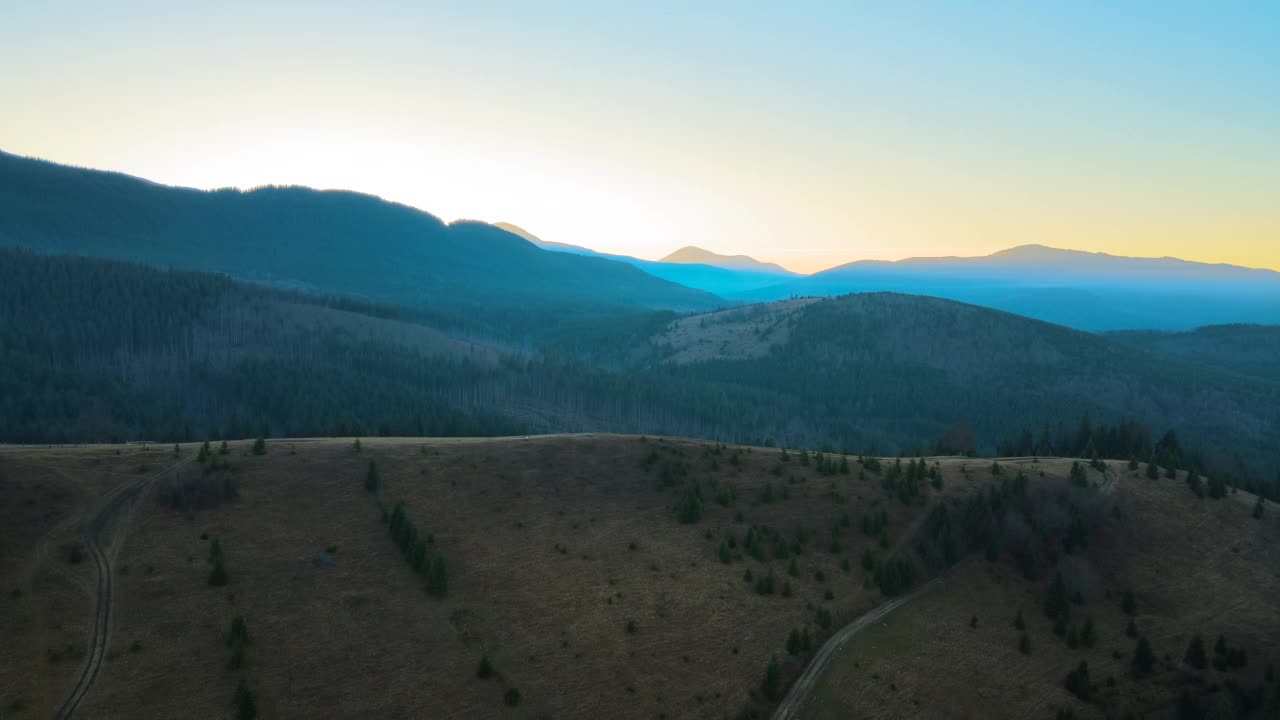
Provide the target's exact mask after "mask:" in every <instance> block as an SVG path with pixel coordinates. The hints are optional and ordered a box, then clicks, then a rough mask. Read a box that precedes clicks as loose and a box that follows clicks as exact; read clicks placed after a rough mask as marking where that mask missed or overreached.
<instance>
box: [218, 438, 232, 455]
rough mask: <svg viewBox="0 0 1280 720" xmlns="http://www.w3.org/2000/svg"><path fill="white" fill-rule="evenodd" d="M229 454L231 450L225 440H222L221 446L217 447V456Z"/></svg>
mask: <svg viewBox="0 0 1280 720" xmlns="http://www.w3.org/2000/svg"><path fill="white" fill-rule="evenodd" d="M230 452H231V448H229V447H227V441H226V440H223V441H222V444H221V445H219V446H218V454H219V455H227V454H229V453H230Z"/></svg>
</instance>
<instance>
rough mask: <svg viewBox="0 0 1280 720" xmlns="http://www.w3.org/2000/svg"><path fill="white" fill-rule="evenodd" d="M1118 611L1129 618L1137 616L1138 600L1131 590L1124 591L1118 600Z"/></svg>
mask: <svg viewBox="0 0 1280 720" xmlns="http://www.w3.org/2000/svg"><path fill="white" fill-rule="evenodd" d="M1120 609H1121V610H1123V611H1124V614H1125V615H1128V616H1129V617H1133V616H1134V615H1137V614H1138V598H1137V596H1136V595H1134V594H1133V590H1125V591H1124V595H1123V596H1122V597H1121V598H1120Z"/></svg>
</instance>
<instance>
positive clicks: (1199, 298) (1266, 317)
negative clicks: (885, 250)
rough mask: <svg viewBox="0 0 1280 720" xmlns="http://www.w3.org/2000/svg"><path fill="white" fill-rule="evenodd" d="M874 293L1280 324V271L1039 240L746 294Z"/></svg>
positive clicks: (1076, 313)
mask: <svg viewBox="0 0 1280 720" xmlns="http://www.w3.org/2000/svg"><path fill="white" fill-rule="evenodd" d="M874 291H890V292H901V293H910V294H916V295H930V296H935V297H942V298H947V299H951V300H958V301H961V302H967V303H972V304H975V305H982V306H985V307H991V308H995V309H998V310H1005V311H1007V312H1012V313H1016V314H1019V315H1025V316H1027V317H1032V318H1036V319H1040V320H1045V321H1047V322H1052V323H1055V324H1059V325H1066V326H1069V327H1074V328H1077V329H1081V330H1087V331H1091V332H1097V331H1107V330H1130V329H1154V330H1189V329H1192V328H1196V327H1199V326H1202V325H1215V324H1224V323H1276V322H1280V273H1276V272H1272V271H1269V270H1255V269H1250V268H1242V267H1236V266H1230V265H1208V264H1204V263H1193V262H1187V261H1183V260H1178V259H1175V258H1156V259H1149V258H1129V257H1117V256H1112V255H1106V254H1102V253H1086V252H1079V251H1072V250H1058V249H1054V248H1047V247H1043V246H1039V245H1029V246H1024V247H1019V248H1012V249H1010V250H1005V251H1002V252H998V253H995V254H993V255H989V256H986V257H976V258H910V259H907V260H902V261H899V262H880V261H861V262H855V263H850V264H848V265H842V266H840V267H836V268H832V269H830V270H824V271H823V272H820V273H815V274H814V275H810V276H808V277H805V278H800V279H797V280H794V281H791V282H787V283H783V284H780V285H777V286H774V287H771V288H765V289H761V290H757V291H751V292H748V293H741V294H739V297H740V298H742V299H755V300H775V299H781V298H787V297H793V296H809V295H818V296H831V295H840V294H844V293H850V292H874Z"/></svg>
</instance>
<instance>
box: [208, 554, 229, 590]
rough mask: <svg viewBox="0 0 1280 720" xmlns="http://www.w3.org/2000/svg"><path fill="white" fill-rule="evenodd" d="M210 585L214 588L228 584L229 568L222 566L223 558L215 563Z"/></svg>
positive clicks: (211, 571) (211, 570) (210, 571)
mask: <svg viewBox="0 0 1280 720" xmlns="http://www.w3.org/2000/svg"><path fill="white" fill-rule="evenodd" d="M209 584H210V585H211V586H213V587H222V586H223V585H226V584H227V568H226V566H224V565H223V564H222V558H221V557H219V558H218V559H217V560H215V561H214V563H213V568H212V569H210V570H209Z"/></svg>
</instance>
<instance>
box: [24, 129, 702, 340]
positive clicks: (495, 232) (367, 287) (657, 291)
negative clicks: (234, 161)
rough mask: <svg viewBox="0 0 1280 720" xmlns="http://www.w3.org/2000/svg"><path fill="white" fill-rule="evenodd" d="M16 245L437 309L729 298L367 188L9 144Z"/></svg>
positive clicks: (681, 305)
mask: <svg viewBox="0 0 1280 720" xmlns="http://www.w3.org/2000/svg"><path fill="white" fill-rule="evenodd" d="M14 245H21V246H25V247H28V248H32V249H36V250H40V251H44V252H55V253H74V254H80V255H89V256H95V257H105V258H115V259H120V260H131V261H135V262H142V263H146V264H149V265H156V266H160V267H174V268H187V269H193V270H205V271H216V272H224V273H228V274H230V275H234V276H236V277H239V278H244V279H248V280H253V281H256V282H263V283H268V284H272V285H278V286H284V287H292V288H299V289H307V290H312V291H317V292H322V293H335V294H344V295H354V296H360V297H365V298H371V299H376V300H383V301H393V302H397V303H401V304H410V305H417V306H431V307H433V308H437V309H439V308H450V309H472V308H479V309H491V308H495V307H496V308H518V309H520V310H521V311H522V312H525V313H530V312H532V311H538V310H541V311H543V312H546V313H548V314H550V313H553V312H559V313H566V314H577V313H582V312H584V311H586V310H588V309H590V310H592V311H598V310H599V309H601V308H607V307H610V306H619V307H625V306H632V307H636V306H639V307H653V308H674V309H685V310H691V309H701V308H711V307H716V306H717V305H720V304H722V303H721V301H720V300H719V299H718V298H716V297H714V296H711V295H709V294H707V293H704V292H699V291H696V290H690V289H688V288H685V287H681V286H678V285H675V284H673V283H670V282H666V281H664V280H660V279H658V278H655V277H653V276H651V275H647V274H645V273H643V272H641V271H639V270H637V269H635V268H633V267H629V266H627V265H625V264H621V263H615V262H611V261H608V260H604V259H601V258H590V257H580V256H575V255H569V254H565V253H552V252H546V251H544V250H541V249H539V248H538V247H536V246H535V245H533V244H531V243H529V242H527V241H525V240H524V239H522V238H520V237H517V236H516V235H513V234H511V233H509V232H507V231H505V230H501V229H498V228H495V227H493V226H491V225H486V224H484V223H478V222H457V223H453V224H451V225H446V224H444V223H443V222H441V221H440V220H439V219H438V218H436V217H434V216H432V215H429V214H427V213H425V212H422V211H420V210H415V209H413V208H410V207H407V206H404V205H399V204H395V203H389V202H386V201H383V200H381V199H379V198H376V197H372V196H369V195H361V194H357V193H353V192H346V191H319V190H312V189H310V188H302V187H264V188H258V189H256V190H252V191H248V192H241V191H239V190H218V191H213V192H204V191H198V190H190V189H184V188H174V187H167V186H164V185H158V184H155V183H150V182H147V181H145V180H140V179H137V178H133V177H130V176H127V175H122V174H119V173H109V172H101V171H96V170H85V169H79V168H71V167H65V166H61V165H55V164H53V163H48V162H43V161H40V160H32V159H27V158H20V157H17V156H14V155H8V154H4V153H0V247H3V246H10V247H11V246H14ZM517 326H518V325H517Z"/></svg>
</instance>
